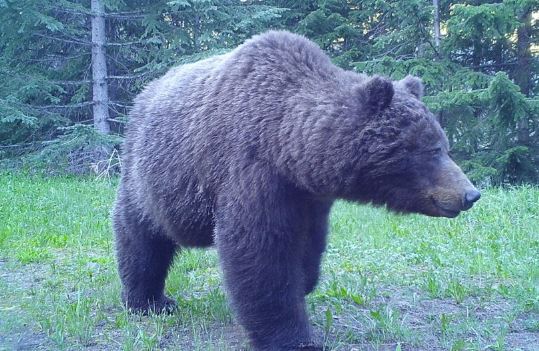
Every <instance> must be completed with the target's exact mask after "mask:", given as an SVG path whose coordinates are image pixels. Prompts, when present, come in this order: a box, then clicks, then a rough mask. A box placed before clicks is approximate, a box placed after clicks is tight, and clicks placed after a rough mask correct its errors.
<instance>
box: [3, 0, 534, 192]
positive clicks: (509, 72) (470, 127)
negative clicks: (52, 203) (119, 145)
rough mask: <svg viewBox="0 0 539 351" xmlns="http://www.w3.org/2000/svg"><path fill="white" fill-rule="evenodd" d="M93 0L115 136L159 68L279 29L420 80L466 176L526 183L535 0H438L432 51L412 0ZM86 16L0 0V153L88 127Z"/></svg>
mask: <svg viewBox="0 0 539 351" xmlns="http://www.w3.org/2000/svg"><path fill="white" fill-rule="evenodd" d="M104 3H105V7H106V12H107V14H106V23H107V29H106V30H107V33H106V36H107V40H108V44H107V46H106V50H107V65H108V75H109V77H108V80H107V83H108V87H109V96H110V99H111V101H110V102H109V108H110V114H111V120H110V123H111V124H112V125H111V126H112V130H113V132H114V133H118V134H120V135H121V133H122V132H123V127H124V122H125V120H126V116H127V112H128V109H129V106H130V105H131V101H132V99H133V97H134V96H135V95H136V94H137V93H138V92H139V91H140V89H142V87H143V86H144V85H145V84H146V83H147V82H148V81H150V80H152V79H154V78H155V77H158V76H160V75H161V74H163V72H165V71H166V70H167V69H168V68H169V67H171V66H173V65H177V64H183V63H188V62H192V61H196V60H199V59H201V58H204V57H207V56H211V55H214V54H219V53H223V52H226V51H228V50H230V49H231V48H233V47H235V46H237V45H238V44H240V43H241V42H243V41H244V40H245V39H246V38H248V37H250V36H252V35H253V34H255V33H259V32H262V31H264V30H266V29H268V28H282V29H287V30H291V31H295V32H299V33H302V34H304V35H306V36H307V37H309V38H310V39H312V40H314V41H316V42H317V43H318V44H319V45H320V46H321V47H322V48H323V49H324V50H325V51H327V52H328V53H329V54H330V55H331V56H332V58H333V60H334V62H335V63H336V64H338V65H340V66H342V67H344V68H346V69H355V70H357V71H361V72H366V73H369V74H382V75H387V76H390V77H392V78H394V79H401V78H403V77H404V76H406V75H407V74H413V75H417V76H419V77H421V78H422V79H423V81H424V83H425V86H426V96H425V98H424V100H425V102H426V103H427V104H428V106H429V107H430V108H431V110H432V111H433V112H434V113H435V114H436V116H437V117H438V118H439V121H440V123H441V125H442V127H443V128H444V129H445V130H446V132H447V134H448V136H449V140H450V143H451V146H452V153H453V155H454V157H455V158H456V159H457V161H459V163H460V164H461V165H462V166H463V168H465V169H466V170H467V171H468V172H469V173H470V175H471V177H472V178H473V179H474V180H475V181H478V182H482V183H484V184H506V183H520V182H537V181H539V172H538V169H539V157H538V156H537V155H539V140H538V138H537V135H538V133H539V117H538V116H539V99H538V97H537V96H538V94H539V74H538V72H539V59H538V55H537V53H538V52H539V49H538V47H539V36H538V34H539V21H538V20H537V13H539V4H538V2H537V1H536V0H493V1H477V0H462V1H449V0H441V1H440V8H439V10H440V19H441V23H440V27H441V33H442V38H441V45H440V46H439V47H437V46H435V43H434V40H433V37H432V36H433V34H432V33H433V22H434V18H433V13H434V8H433V6H432V2H430V1H425V0H412V1H410V0H386V1H379V0H367V1H363V0H361V1H360V0H349V1H338V0H308V1H291V0H160V1H150V2H149V1H141V0H106V1H104ZM90 15H91V11H90V9H89V2H88V1H85V0H55V1H52V0H44V1H38V0H22V1H15V0H3V1H0V51H1V52H2V55H1V57H0V79H1V80H2V82H3V84H2V85H0V158H13V157H21V155H24V154H26V153H28V152H32V151H36V150H38V151H39V150H40V149H41V148H42V147H43V145H44V144H43V142H44V141H45V142H47V143H48V142H49V141H51V140H54V139H56V138H58V137H60V136H61V135H63V134H64V132H65V131H66V130H63V129H61V128H64V127H69V126H73V125H75V124H80V123H82V124H90V122H91V121H92V111H91V106H92V102H91V100H92V97H91V92H92V86H91V83H92V81H91V79H92V77H91V70H90V66H91V55H90V48H91V33H90ZM47 143H45V145H48V144H47ZM46 154H47V153H46V152H45V153H40V155H46Z"/></svg>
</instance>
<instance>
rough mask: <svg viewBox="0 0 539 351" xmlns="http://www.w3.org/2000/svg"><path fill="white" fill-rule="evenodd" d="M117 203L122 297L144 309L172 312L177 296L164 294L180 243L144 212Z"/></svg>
mask: <svg viewBox="0 0 539 351" xmlns="http://www.w3.org/2000/svg"><path fill="white" fill-rule="evenodd" d="M124 211H126V210H125V209H122V207H121V206H119V205H118V204H117V208H116V211H115V213H114V231H115V234H116V251H117V259H118V270H119V273H120V278H121V280H122V301H123V303H124V304H125V305H126V307H127V308H129V309H130V310H132V311H134V312H140V313H144V314H146V313H149V312H156V313H161V312H165V313H170V312H172V311H173V310H174V309H175V307H176V303H175V302H174V300H172V299H170V298H168V297H166V296H165V294H164V288H165V279H166V277H167V273H168V269H169V267H170V265H171V264H172V261H173V259H174V254H175V252H176V249H177V245H176V243H175V242H174V241H172V240H171V239H169V238H167V237H165V236H164V235H163V234H161V233H160V232H159V231H158V230H156V229H155V228H153V227H152V225H151V224H150V223H149V222H148V221H147V220H143V219H141V216H140V215H133V214H132V213H125V212H124Z"/></svg>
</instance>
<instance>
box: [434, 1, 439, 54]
mask: <svg viewBox="0 0 539 351" xmlns="http://www.w3.org/2000/svg"><path fill="white" fill-rule="evenodd" d="M432 5H433V6H434V46H436V48H439V47H440V4H439V3H438V0H432Z"/></svg>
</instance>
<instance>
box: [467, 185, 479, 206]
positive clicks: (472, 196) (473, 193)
mask: <svg viewBox="0 0 539 351" xmlns="http://www.w3.org/2000/svg"><path fill="white" fill-rule="evenodd" d="M480 197H481V193H480V192H479V191H477V189H473V190H468V191H466V194H465V195H464V210H468V209H470V208H471V207H472V206H473V204H474V202H476V201H477V200H479V198H480Z"/></svg>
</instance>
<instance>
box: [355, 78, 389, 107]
mask: <svg viewBox="0 0 539 351" xmlns="http://www.w3.org/2000/svg"><path fill="white" fill-rule="evenodd" d="M357 93H358V94H359V96H361V97H362V100H363V101H364V103H365V104H366V106H367V107H368V109H369V110H370V112H371V113H378V112H380V111H382V110H384V109H386V108H387V107H388V106H389V104H391V100H392V99H393V95H394V94H395V89H394V88H393V83H392V82H391V80H389V79H388V78H384V77H379V76H374V77H372V78H371V79H369V80H368V81H367V82H365V83H363V84H361V85H360V86H358V87H357Z"/></svg>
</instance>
